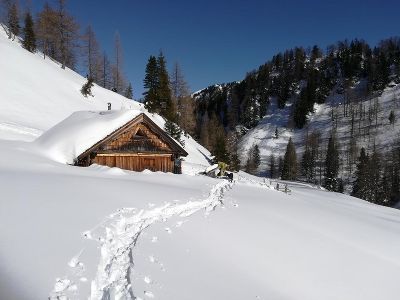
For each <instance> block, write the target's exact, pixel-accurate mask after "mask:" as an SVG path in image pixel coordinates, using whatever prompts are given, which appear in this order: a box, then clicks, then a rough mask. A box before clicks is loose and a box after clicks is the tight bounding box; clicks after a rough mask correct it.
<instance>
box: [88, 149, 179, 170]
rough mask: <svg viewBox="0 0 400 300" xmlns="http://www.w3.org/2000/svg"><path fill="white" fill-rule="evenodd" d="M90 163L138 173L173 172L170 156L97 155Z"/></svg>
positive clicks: (172, 162)
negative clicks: (146, 171) (144, 171)
mask: <svg viewBox="0 0 400 300" xmlns="http://www.w3.org/2000/svg"><path fill="white" fill-rule="evenodd" d="M92 163H96V164H98V165H103V166H108V167H111V168H113V167H117V168H121V169H125V170H131V171H138V172H141V171H143V170H145V169H148V170H151V171H162V172H173V171H174V161H173V159H172V154H140V153H137V154H136V153H135V154H131V153H112V154H110V153H106V154H102V153H98V154H97V156H96V157H95V158H94V159H93V160H92Z"/></svg>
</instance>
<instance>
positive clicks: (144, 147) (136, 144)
mask: <svg viewBox="0 0 400 300" xmlns="http://www.w3.org/2000/svg"><path fill="white" fill-rule="evenodd" d="M99 151H101V152H107V151H109V152H112V151H130V152H167V153H172V152H173V149H172V148H171V146H169V145H168V144H167V143H166V142H165V141H164V140H162V139H161V138H160V137H159V136H157V135H156V134H155V133H153V132H152V131H151V129H150V128H149V126H147V125H146V124H145V123H140V124H137V125H135V126H133V127H131V128H130V129H128V130H127V131H125V132H123V133H122V134H120V135H119V136H118V137H116V138H115V139H113V140H111V141H109V142H107V143H105V144H103V145H101V146H100V147H99Z"/></svg>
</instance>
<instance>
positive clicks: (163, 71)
mask: <svg viewBox="0 0 400 300" xmlns="http://www.w3.org/2000/svg"><path fill="white" fill-rule="evenodd" d="M166 64H167V62H166V60H165V57H164V54H163V53H162V52H160V54H159V56H158V58H157V67H158V89H157V97H158V101H160V114H161V115H162V116H163V117H165V118H166V119H168V120H172V121H175V120H176V107H175V105H174V103H173V102H172V96H171V87H170V83H169V75H168V71H167V66H166Z"/></svg>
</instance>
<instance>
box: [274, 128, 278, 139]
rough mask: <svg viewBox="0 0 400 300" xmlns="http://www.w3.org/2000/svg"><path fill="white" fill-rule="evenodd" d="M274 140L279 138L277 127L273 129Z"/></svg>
mask: <svg viewBox="0 0 400 300" xmlns="http://www.w3.org/2000/svg"><path fill="white" fill-rule="evenodd" d="M274 138H275V139H277V138H279V131H278V127H276V128H275V135H274Z"/></svg>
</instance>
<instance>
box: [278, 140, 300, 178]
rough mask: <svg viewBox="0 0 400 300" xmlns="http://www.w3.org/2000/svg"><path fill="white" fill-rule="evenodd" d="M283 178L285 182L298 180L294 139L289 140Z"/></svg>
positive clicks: (284, 159)
mask: <svg viewBox="0 0 400 300" xmlns="http://www.w3.org/2000/svg"><path fill="white" fill-rule="evenodd" d="M281 178H282V179H283V180H296V179H297V155H296V149H295V147H294V144H293V142H292V138H290V139H289V142H288V144H287V147H286V152H285V156H284V158H283V166H282V173H281Z"/></svg>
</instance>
